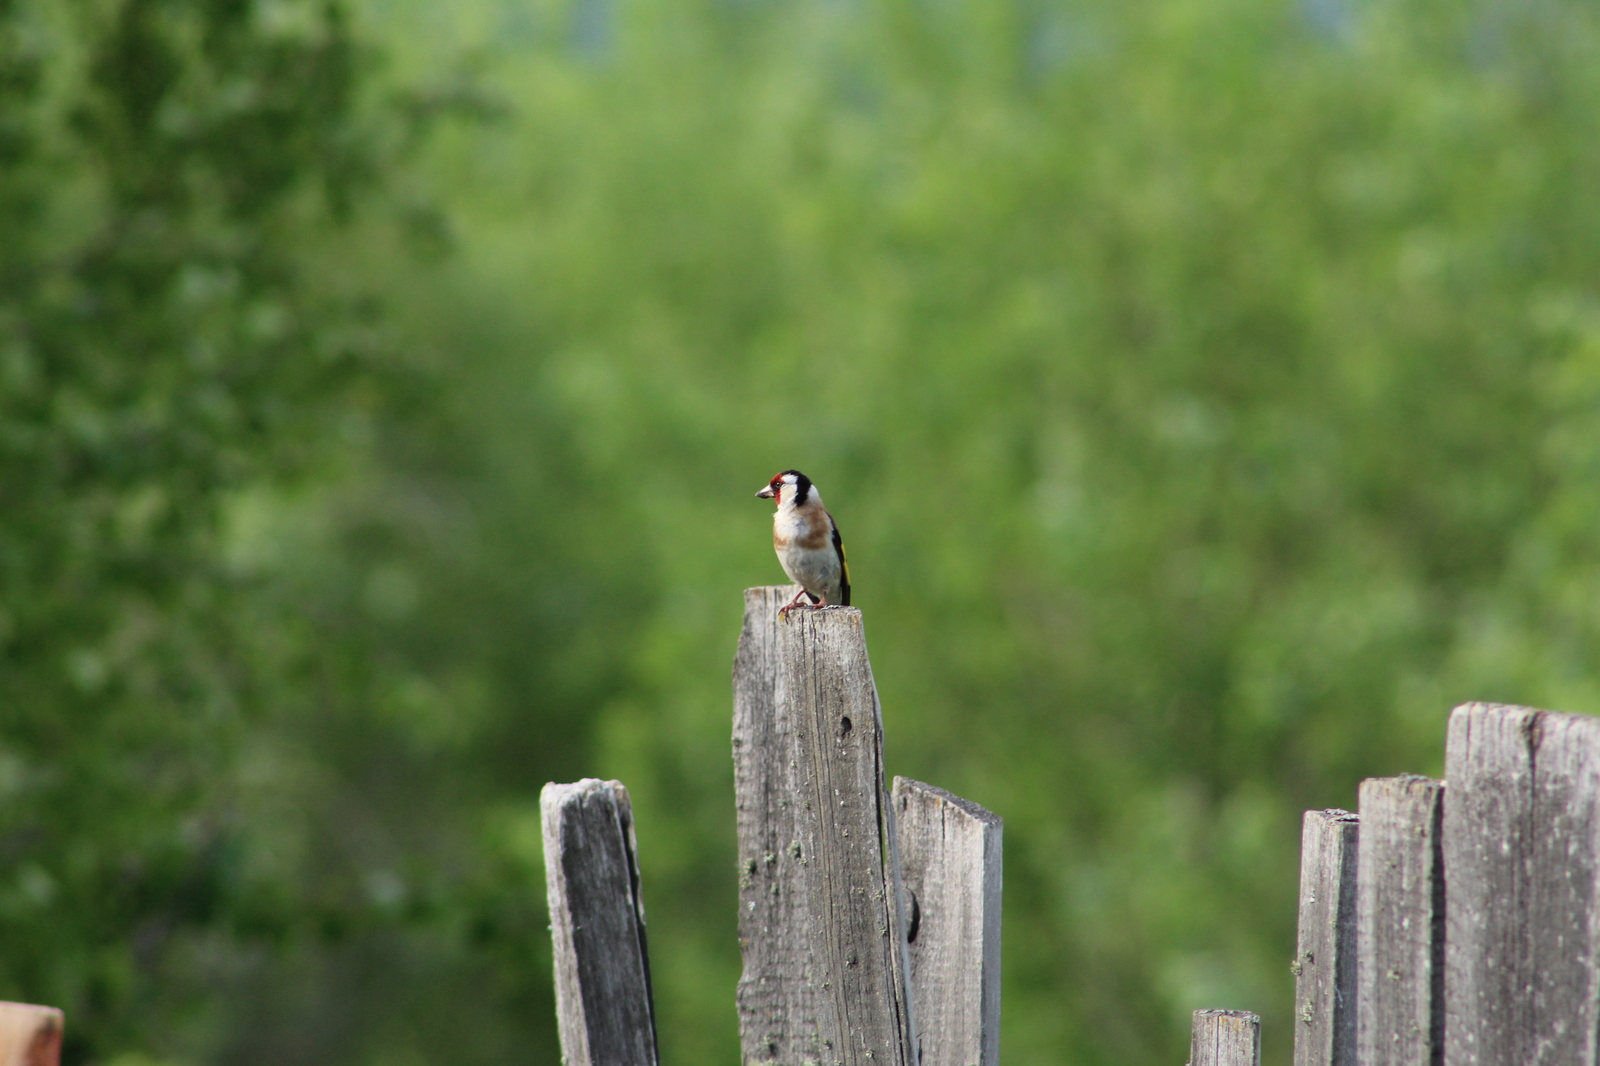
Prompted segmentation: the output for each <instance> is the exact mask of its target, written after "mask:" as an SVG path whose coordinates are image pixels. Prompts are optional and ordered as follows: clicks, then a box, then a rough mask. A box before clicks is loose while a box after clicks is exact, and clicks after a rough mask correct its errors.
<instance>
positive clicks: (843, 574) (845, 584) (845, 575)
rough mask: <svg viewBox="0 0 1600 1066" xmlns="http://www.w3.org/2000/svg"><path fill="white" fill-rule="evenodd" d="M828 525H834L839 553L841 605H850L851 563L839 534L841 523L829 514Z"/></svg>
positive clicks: (834, 539)
mask: <svg viewBox="0 0 1600 1066" xmlns="http://www.w3.org/2000/svg"><path fill="white" fill-rule="evenodd" d="M828 525H830V526H832V527H833V550H834V551H835V552H837V553H838V555H839V606H841V607H848V606H850V564H849V563H848V562H846V561H845V557H844V540H843V539H842V538H841V537H840V536H839V523H837V522H835V521H834V520H833V515H831V514H830V515H829V516H828Z"/></svg>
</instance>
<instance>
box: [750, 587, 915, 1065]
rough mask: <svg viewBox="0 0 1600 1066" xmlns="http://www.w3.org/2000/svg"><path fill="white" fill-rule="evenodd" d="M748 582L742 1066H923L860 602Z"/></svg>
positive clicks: (879, 729)
mask: <svg viewBox="0 0 1600 1066" xmlns="http://www.w3.org/2000/svg"><path fill="white" fill-rule="evenodd" d="M793 591H794V590H793V589H792V588H758V589H749V590H747V591H746V592H745V618H744V630H743V632H742V634H741V635H740V638H739V651H738V655H737V657H736V658H735V661H734V678H733V681H734V720H733V757H734V781H735V789H736V807H737V818H738V829H739V863H740V878H739V888H740V891H739V943H740V946H741V948H742V950H743V954H744V974H743V976H742V977H741V978H740V981H739V988H738V1005H739V1038H740V1044H741V1046H742V1050H743V1061H744V1062H745V1063H746V1064H750V1063H766V1062H774V1063H782V1064H785V1066H789V1064H794V1066H798V1064H801V1063H805V1062H807V1061H814V1062H817V1063H820V1064H821V1066H836V1064H839V1066H916V1053H915V1050H914V1044H913V1042H912V1040H913V1038H912V1031H913V1030H912V1025H911V1017H910V1015H911V1003H910V996H909V991H908V988H907V979H906V978H907V971H908V962H907V957H906V954H907V952H906V941H905V926H904V921H903V915H902V905H901V886H900V878H899V865H900V864H899V856H898V854H896V844H895V839H894V833H893V818H894V814H893V810H892V809H891V808H890V806H889V802H888V797H887V795H886V794H885V791H884V784H883V746H882V745H883V740H882V730H881V727H880V721H879V715H878V698H877V691H876V689H875V688H874V686H873V683H872V669H871V667H870V665H869V664H868V662H867V647H866V641H865V638H864V636H863V634H862V629H861V612H860V611H858V610H856V609H854V608H851V607H839V608H830V609H826V610H817V611H812V610H804V609H800V610H795V611H793V612H791V613H790V614H789V615H788V616H787V618H786V619H785V620H784V621H782V622H780V621H779V620H778V608H779V607H781V606H782V605H783V603H784V602H785V601H786V600H787V599H788V598H789V596H790V595H792V594H793Z"/></svg>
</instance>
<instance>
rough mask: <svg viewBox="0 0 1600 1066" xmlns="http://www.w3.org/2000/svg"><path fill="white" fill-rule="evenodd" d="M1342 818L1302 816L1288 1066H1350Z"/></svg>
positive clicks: (1351, 993)
mask: <svg viewBox="0 0 1600 1066" xmlns="http://www.w3.org/2000/svg"><path fill="white" fill-rule="evenodd" d="M1358 831H1359V821H1358V819H1357V818H1356V816H1355V815H1353V814H1351V813H1350V812H1349V811H1337V810H1330V811H1307V812H1306V814H1305V822H1304V825H1303V830H1302V836H1301V845H1300V933H1299V939H1298V946H1297V950H1296V953H1295V960H1294V965H1293V967H1292V968H1293V971H1294V975H1295V982H1294V1005H1295V1027H1294V1066H1354V1063H1355V1061H1356V1059H1355V1043H1356V1024H1355V1020H1356V1019H1355V1008H1356V996H1355V976H1356V966H1355V962H1356V929H1355V926H1356V853H1357V839H1358Z"/></svg>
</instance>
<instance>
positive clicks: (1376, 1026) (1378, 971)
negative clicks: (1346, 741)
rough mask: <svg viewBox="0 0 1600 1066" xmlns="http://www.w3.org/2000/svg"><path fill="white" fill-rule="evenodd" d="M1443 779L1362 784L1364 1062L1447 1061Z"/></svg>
mask: <svg viewBox="0 0 1600 1066" xmlns="http://www.w3.org/2000/svg"><path fill="white" fill-rule="evenodd" d="M1443 798H1444V786H1443V784H1442V783H1440V782H1438V781H1430V780H1429V779H1428V778H1426V777H1418V776H1416V775H1414V774H1408V775H1406V776H1404V777H1383V778H1372V779H1369V780H1367V781H1363V782H1362V783H1361V847H1360V849H1359V851H1360V855H1359V857H1358V859H1357V862H1356V867H1357V874H1356V882H1357V887H1356V896H1357V907H1356V910H1357V914H1358V920H1357V922H1356V989H1357V991H1356V1046H1357V1047H1358V1048H1359V1054H1360V1058H1359V1061H1360V1063H1361V1066H1439V1064H1440V1063H1442V1062H1443V1061H1444V871H1443V868H1442V862H1443V850H1442V849H1443V841H1442V838H1441V836H1440V817H1441V815H1442V811H1443Z"/></svg>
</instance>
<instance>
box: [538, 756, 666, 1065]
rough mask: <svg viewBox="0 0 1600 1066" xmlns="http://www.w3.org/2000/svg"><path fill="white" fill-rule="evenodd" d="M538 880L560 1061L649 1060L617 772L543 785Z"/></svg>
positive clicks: (640, 947) (641, 942)
mask: <svg viewBox="0 0 1600 1066" xmlns="http://www.w3.org/2000/svg"><path fill="white" fill-rule="evenodd" d="M539 801H540V806H541V808H542V813H543V816H544V866H545V882H546V885H547V888H548V892H549V899H550V935H551V940H552V941H553V943H554V947H555V971H556V1019H557V1023H558V1026H559V1028H560V1032H561V1054H562V1059H563V1061H565V1062H566V1063H567V1066H656V1023H655V1008H654V1006H653V1004H652V1001H651V996H650V955H649V952H648V951H647V950H646V946H645V933H644V897H643V895H642V893H641V891H640V887H639V860H638V846H637V844H636V842H635V839H634V834H633V806H632V804H631V803H630V802H629V800H628V790H627V789H626V788H624V787H623V786H622V782H620V781H597V780H595V779H594V778H585V779H584V780H582V781H579V782H578V783H577V784H573V785H555V784H551V785H546V786H544V791H543V792H542V793H541V794H540V796H539Z"/></svg>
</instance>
